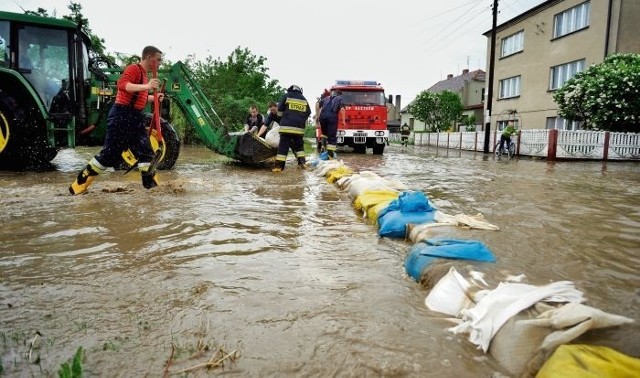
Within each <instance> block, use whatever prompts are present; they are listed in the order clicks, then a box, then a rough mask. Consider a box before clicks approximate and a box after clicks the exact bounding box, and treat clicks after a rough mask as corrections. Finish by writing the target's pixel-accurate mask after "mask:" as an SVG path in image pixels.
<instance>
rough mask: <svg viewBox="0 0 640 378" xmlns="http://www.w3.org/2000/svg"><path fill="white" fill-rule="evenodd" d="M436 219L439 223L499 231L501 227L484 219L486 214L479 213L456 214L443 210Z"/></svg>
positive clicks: (437, 213) (437, 214)
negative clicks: (446, 212) (449, 213)
mask: <svg viewBox="0 0 640 378" xmlns="http://www.w3.org/2000/svg"><path fill="white" fill-rule="evenodd" d="M434 220H435V221H436V222H437V223H445V224H450V225H453V226H459V227H468V228H475V229H478V230H494V231H497V230H499V229H500V228H499V227H498V226H496V225H493V224H491V223H489V222H487V221H486V220H485V219H484V215H482V214H481V213H478V214H476V215H467V214H456V215H448V214H445V213H443V212H442V211H438V212H436V215H435V217H434Z"/></svg>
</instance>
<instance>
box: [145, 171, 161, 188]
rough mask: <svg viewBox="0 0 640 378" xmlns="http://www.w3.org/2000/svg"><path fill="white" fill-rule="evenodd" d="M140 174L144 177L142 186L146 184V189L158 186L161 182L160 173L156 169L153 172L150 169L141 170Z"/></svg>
mask: <svg viewBox="0 0 640 378" xmlns="http://www.w3.org/2000/svg"><path fill="white" fill-rule="evenodd" d="M140 176H141V177H142V186H144V187H145V188H146V189H151V188H155V187H156V186H158V184H160V181H159V180H158V174H157V173H156V172H155V170H154V171H152V172H151V171H149V170H148V169H147V170H141V171H140Z"/></svg>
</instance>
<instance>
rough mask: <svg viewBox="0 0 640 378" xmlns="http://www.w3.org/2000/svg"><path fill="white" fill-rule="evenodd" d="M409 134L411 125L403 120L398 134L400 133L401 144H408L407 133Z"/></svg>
mask: <svg viewBox="0 0 640 378" xmlns="http://www.w3.org/2000/svg"><path fill="white" fill-rule="evenodd" d="M410 134H411V126H409V125H407V123H406V122H405V123H404V124H403V125H402V126H401V127H400V135H401V141H402V146H403V147H407V146H408V145H409V135H410Z"/></svg>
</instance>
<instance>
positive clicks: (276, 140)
mask: <svg viewBox="0 0 640 378" xmlns="http://www.w3.org/2000/svg"><path fill="white" fill-rule="evenodd" d="M264 141H265V142H266V143H267V144H268V145H269V146H271V147H273V148H278V145H279V144H280V125H279V124H278V123H277V122H274V123H273V126H272V127H271V129H270V130H269V131H267V135H265V136H264Z"/></svg>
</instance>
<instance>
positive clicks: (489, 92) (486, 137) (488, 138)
mask: <svg viewBox="0 0 640 378" xmlns="http://www.w3.org/2000/svg"><path fill="white" fill-rule="evenodd" d="M497 24H498V0H493V24H492V25H491V50H490V52H489V88H487V97H486V98H485V101H486V102H487V113H486V114H485V118H486V123H485V126H484V153H485V154H486V153H489V141H491V104H492V102H493V71H494V70H493V66H494V64H493V63H494V62H495V60H496V26H497Z"/></svg>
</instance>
